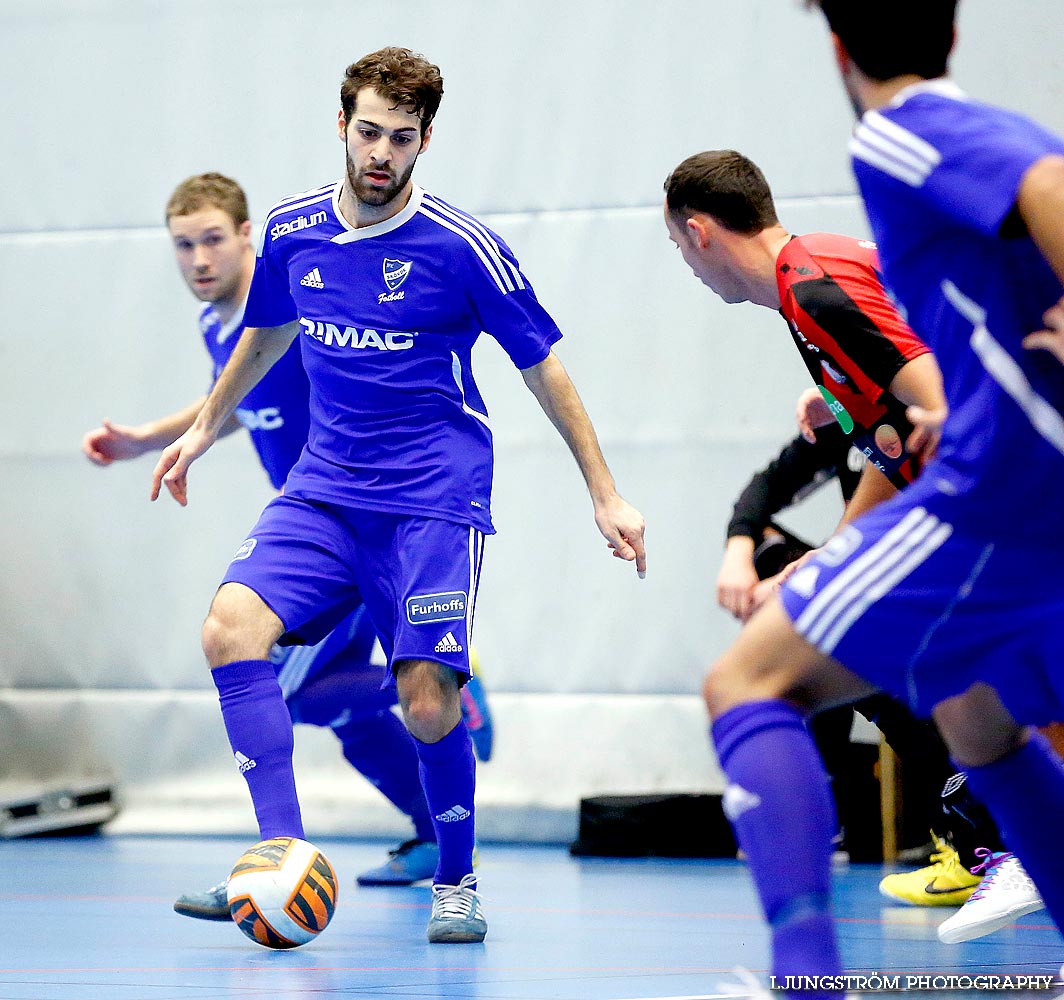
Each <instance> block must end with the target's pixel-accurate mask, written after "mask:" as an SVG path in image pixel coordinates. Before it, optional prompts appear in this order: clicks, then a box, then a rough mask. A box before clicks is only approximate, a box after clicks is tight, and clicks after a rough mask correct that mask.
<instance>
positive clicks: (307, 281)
mask: <svg viewBox="0 0 1064 1000" xmlns="http://www.w3.org/2000/svg"><path fill="white" fill-rule="evenodd" d="M299 283H300V284H301V285H306V286H307V288H324V287H325V282H324V281H322V280H321V271H319V270H318V269H317V268H316V267H315V268H314V269H313V270H311V271H307V273H306V274H304V275H303V277H302V278H300V279H299Z"/></svg>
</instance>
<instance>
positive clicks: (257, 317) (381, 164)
mask: <svg viewBox="0 0 1064 1000" xmlns="http://www.w3.org/2000/svg"><path fill="white" fill-rule="evenodd" d="M442 94H443V81H442V78H441V76H440V73H439V69H438V68H437V67H436V66H434V65H432V64H431V63H429V62H428V61H427V60H425V59H424V58H423V57H421V56H419V55H415V54H414V53H412V52H411V51H410V50H408V49H401V48H387V49H382V50H380V51H378V52H375V53H372V54H370V55H368V56H365V57H363V58H362V59H360V60H359V61H358V62H356V63H353V64H352V65H351V66H349V67H348V68H347V71H346V74H345V78H344V81H343V83H342V85H341V91H340V103H341V109H340V113H339V117H338V121H337V131H338V137H339V139H340V140H341V142H342V144H343V148H344V154H345V160H344V167H345V169H344V174H343V178H342V180H340V181H336V182H332V183H329V184H326V185H324V186H323V187H321V188H317V189H315V190H312V191H307V192H304V193H303V194H300V195H294V196H292V197H291V198H287V199H285V200H284V201H282V202H280V203H279V204H278V205H277V206H276V207H275V208H274V209H273V210H272V211H271V212H270V214H269V216H268V217H267V219H266V222H265V224H264V225H263V229H262V235H261V237H260V243H259V251H258V259H257V262H256V265H255V275H254V278H253V279H252V283H251V290H250V293H249V296H248V303H247V307H246V309H245V315H244V320H245V323H246V324H247V329H246V330H245V332H244V335H243V337H242V338H241V341H240V343H239V345H238V346H237V348H236V350H235V352H234V354H233V358H232V360H231V361H230V363H229V364H228V365H227V366H226V368H225V370H224V371H223V372H222V374H221V375H220V376H219V378H218V381H217V382H216V383H215V386H214V389H213V390H212V391H211V394H210V396H209V397H208V399H207V401H206V403H205V404H204V406H203V408H202V409H201V410H200V412H199V415H198V416H197V417H196V419H195V421H194V422H193V424H192V427H191V428H190V429H189V430H188V431H187V432H186V433H185V434H184V435H182V436H181V437H180V438H179V439H178V440H177V441H176V442H175V443H174V444H173V445H172V446H170V447H169V448H167V449H166V450H165V451H164V452H163V455H162V458H161V459H160V460H159V464H158V465H157V466H156V470H155V474H154V481H153V487H152V497H153V499H154V498H155V497H157V496H158V494H159V492H160V490H161V489H162V487H163V486H164V485H165V486H166V488H167V489H168V490H169V491H170V493H171V494H172V495H173V497H174V498H175V499H176V500H177V501H178V502H179V503H181V504H184V503H186V502H187V493H186V475H187V472H188V468H189V466H190V464H191V463H192V462H193V461H194V460H195V459H196V458H198V457H199V456H200V455H202V454H203V453H204V452H205V451H206V450H207V449H208V448H209V447H210V446H211V444H213V442H214V441H215V439H216V438H217V437H218V435H219V433H220V432H221V429H222V428H223V427H224V425H225V422H226V420H227V419H228V418H229V415H230V414H231V413H232V411H233V409H234V408H235V407H236V406H237V405H238V403H239V401H240V400H241V399H243V398H244V397H245V396H246V395H247V393H248V392H249V391H250V389H251V388H252V387H253V386H254V385H255V384H256V383H257V382H258V381H259V380H260V379H261V378H263V377H264V375H265V374H266V372H267V371H268V370H269V369H270V367H271V366H272V365H273V364H274V363H275V362H276V361H277V360H278V359H279V358H281V357H282V356H283V355H284V353H285V352H286V351H287V350H288V349H289V347H290V345H291V344H292V343H293V341H294V340H295V339H296V338H297V337H298V339H299V342H300V349H301V351H302V358H303V365H304V368H305V370H306V372H307V375H308V377H309V379H310V415H311V424H310V435H309V438H308V441H307V446H306V448H305V449H304V451H303V454H302V456H301V457H300V459H299V461H298V462H297V463H296V465H295V467H294V468H293V469H292V472H291V473H290V475H289V477H288V481H287V483H286V485H285V494H284V496H282V497H278V498H277V499H276V500H274V501H272V502H271V503H270V504H269V506H267V508H266V509H265V511H264V512H263V514H262V517H261V518H260V519H259V522H258V524H257V525H256V526H255V527H254V528H253V530H252V532H251V534H250V536H249V537H248V538H247V539H246V540H245V542H244V543H243V544H242V545H241V546H240V547H239V549H238V551H237V553H236V555H235V556H234V558H233V561H232V563H231V564H230V567H229V570H228V572H227V573H226V575H225V577H224V579H223V582H222V586H221V587H220V589H219V590H218V593H217V594H216V595H215V598H214V601H213V603H212V605H211V610H210V614H209V616H208V618H207V622H206V624H205V626H204V630H203V646H204V651H205V653H206V655H207V659H208V662H209V663H210V666H211V668H212V676H213V678H214V682H215V684H216V685H217V687H218V691H219V697H220V701H221V706H222V715H223V718H224V720H225V724H226V729H227V731H228V733H229V739H230V743H231V746H232V749H233V752H234V754H236V755H239V756H238V758H237V759H238V760H241V759H245V758H246V760H247V761H248V762H249V763H248V764H246V765H243V766H242V767H241V770H242V771H243V773H244V777H245V779H246V780H247V783H248V787H249V790H250V792H251V797H252V800H253V802H254V805H255V812H256V815H257V817H258V820H259V829H260V833H261V836H262V837H263V838H264V839H266V838H270V837H278V836H294V837H302V836H303V825H302V819H301V816H300V810H299V803H298V799H297V797H296V790H295V782H294V777H293V774H292V726H291V720H290V718H289V715H288V712H287V710H286V708H285V704H284V699H283V696H282V692H281V690H280V688H279V686H278V684H277V679H276V675H275V672H274V669H273V666H272V664H270V662H269V660H268V658H267V657H268V654H269V650H270V648H271V647H272V645H273V644H274V642H276V641H277V640H278V639H282V641H284V642H290V641H292V640H293V639H296V640H300V641H303V642H315V641H317V640H318V639H319V638H320V637H321V636H322V635H324V634H325V632H327V631H328V630H329V629H330V628H331V627H332V626H333V625H334V624H335V623H336V621H338V620H339V619H340V618H342V617H343V616H344V615H346V614H347V613H349V611H350V610H351V608H352V607H354V606H355V605H356V604H358V603H360V602H364V603H365V604H366V607H367V609H368V611H369V614H370V617H371V619H372V620H373V623H374V626H375V628H376V630H377V633H378V637H379V639H380V642H381V645H382V647H383V649H384V653H385V656H386V659H387V662H388V665H389V667H390V670H389V672H388V674H387V679H388V681H389V682H391V681H392V680H393V679H394V683H395V685H396V687H397V690H398V696H399V703H400V705H401V707H402V710H403V716H404V719H405V721H406V724H407V727H408V728H409V730H410V732H411V733H412V735H413V737H414V743H415V747H416V751H417V755H418V760H419V766H420V771H421V779H422V785H423V787H424V789H425V796H426V798H427V800H428V803H429V811H430V813H431V815H432V818H433V824H434V826H435V829H436V837H437V841H438V843H439V846H440V863H439V866H438V868H437V870H436V873H435V875H434V878H433V903H432V915H431V918H430V920H429V925H428V928H427V936H428V938H429V940H430V941H433V942H445V941H454V942H475V941H482V940H483V939H484V936H485V934H486V933H487V923H486V921H485V919H484V915H483V909H482V906H481V902H480V897H479V895H478V894H477V892H476V878H475V876H474V875H473V872H472V855H473V844H474V833H473V827H474V823H473V814H474V800H473V792H474V783H475V782H474V776H475V768H474V758H473V751H472V746H471V743H470V738H469V733H468V731H467V730H466V727H465V726H463V725H461V710H460V705H461V701H460V694H459V691H460V688H461V686H462V685H463V684H464V683H465V682H466V681H467V680H468V678H469V676H470V663H469V642H470V634H471V630H472V623H473V612H474V607H475V604H476V596H477V588H478V586H479V582H480V581H479V577H480V563H481V555H482V552H483V545H484V536H485V535H486V534H491V533H492V532H493V531H494V528H493V526H492V522H491V480H492V441H491V431H490V430H489V427H488V418H487V413H486V410H485V406H484V401H483V399H482V398H481V396H480V393H479V390H478V389H477V386H476V383H475V382H474V380H473V377H472V373H471V371H470V357H471V351H472V347H473V344H474V343H475V341H476V340H477V338H478V337H479V335H480V333H481V332H482V331H485V332H487V333H488V334H489V335H491V336H492V337H493V338H494V339H495V340H497V341H498V342H499V344H500V345H501V346H502V347H503V349H504V350H505V351H506V352H507V354H508V355H509V357H510V359H511V360H512V361H513V363H514V365H515V366H516V367H517V368H518V369H520V370H521V373H522V376H523V378H524V380H525V383H526V384H527V386H528V387H529V389H531V391H532V392H533V394H534V395H535V396H536V398H537V400H538V401H539V403H540V405H541V406H542V408H543V410H544V412H545V413H546V414H547V415H548V417H549V418H550V419H551V421H552V422H553V423H554V424H555V426H556V427H557V428H558V430H559V432H560V433H561V435H562V436H563V438H564V439H565V441H566V443H567V444H568V445H569V447H570V449H571V451H572V452H573V455H574V456H575V458H576V461H577V464H578V465H579V467H580V470H581V472H582V473H583V475H584V478H585V480H586V482H587V486H588V490H589V492H590V495H591V499H592V501H593V504H594V514H595V519H596V522H597V524H598V527H599V529H600V531H601V532H602V534H603V535H604V536H605V538H606V539H607V541H608V543H609V545H610V547H611V548H612V549H613V552H614V554H615V555H617V556H619V557H621V558H624V559H626V560H630V561H635V563H636V567H637V569H638V570H639V572H640V573H643V572H644V570H645V565H646V557H645V553H644V549H643V518H642V516H641V515H640V514H639V512H638V511H637V510H635V509H634V508H633V507H631V506H630V505H629V504H627V503H626V502H625V501H624V500H623V499H622V498H621V497H620V496H619V495H618V493H617V491H616V487H615V485H614V482H613V478H612V476H611V475H610V473H609V470H608V468H607V466H606V463H605V461H604V459H603V457H602V453H601V451H600V449H599V445H598V440H597V438H596V436H595V432H594V429H593V427H592V425H591V422H590V420H589V419H588V416H587V413H586V412H585V410H584V408H583V405H582V404H581V402H580V400H579V397H578V396H577V394H576V390H575V388H574V387H573V385H572V382H571V381H570V380H569V377H568V375H567V374H566V372H565V370H564V368H563V367H562V365H561V362H560V361H558V359H557V358H556V357H555V355H554V353H553V352H552V350H551V345H552V344H554V343H555V342H556V341H557V340H558V339H559V337H560V336H561V334H560V332H559V330H558V328H557V326H556V325H555V324H554V322H553V320H552V319H551V318H550V316H549V315H548V314H547V313H546V311H545V310H544V309H543V307H542V306H541V305H540V304H539V302H538V301H537V299H536V297H535V294H534V293H533V291H532V289H531V287H530V286H529V283H528V280H527V279H526V278H525V276H524V275H523V274H522V273H521V270H520V268H519V267H518V264H517V261H516V260H515V259H514V257H513V255H512V254H511V252H510V250H509V249H508V248H507V247H506V245H505V244H504V243H503V242H502V240H501V239H500V238H499V237H498V236H496V235H495V234H494V233H492V232H491V231H490V230H488V229H487V228H485V227H484V226H483V225H482V224H481V223H480V222H478V221H477V220H476V219H474V218H473V217H471V216H469V215H467V214H466V213H464V212H462V211H460V210H458V209H456V208H454V207H452V206H451V205H449V204H447V203H446V202H444V201H442V200H441V199H439V198H437V197H435V196H434V195H431V194H429V193H428V192H427V191H424V190H423V189H422V188H420V187H419V186H417V185H416V184H414V182H413V180H412V179H411V175H412V173H413V170H414V167H415V165H416V163H417V158H418V156H419V155H420V154H421V152H423V151H424V150H425V149H426V148H427V147H428V145H429V142H430V140H431V137H432V121H433V118H434V116H435V114H436V111H437V109H438V107H439V103H440V100H441V97H442ZM529 529H530V530H533V531H535V532H536V535H535V537H536V538H537V544H538V542H539V541H541V539H542V537H543V532H544V531H547V530H549V527H547V525H546V524H545V523H544V522H543V520H542V518H540V519H539V521H538V522H537V523H536V524H533V525H529ZM251 761H254V762H255V766H254V767H251V766H249V765H250V762H251Z"/></svg>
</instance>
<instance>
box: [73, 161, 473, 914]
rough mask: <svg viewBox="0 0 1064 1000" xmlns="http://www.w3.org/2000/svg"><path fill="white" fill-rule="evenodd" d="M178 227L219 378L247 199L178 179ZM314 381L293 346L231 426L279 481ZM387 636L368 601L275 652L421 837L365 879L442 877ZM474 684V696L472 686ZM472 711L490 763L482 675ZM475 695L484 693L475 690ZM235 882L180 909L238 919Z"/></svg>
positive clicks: (122, 446)
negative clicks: (389, 681)
mask: <svg viewBox="0 0 1064 1000" xmlns="http://www.w3.org/2000/svg"><path fill="white" fill-rule="evenodd" d="M166 220H167V226H168V228H169V230H170V235H171V238H172V240H173V246H174V253H175V257H176V259H177V263H178V267H179V269H180V271H181V274H182V277H183V278H184V279H185V281H186V283H187V284H188V287H189V289H190V290H191V291H192V293H193V294H194V295H195V296H196V297H197V298H199V299H200V300H201V301H203V303H204V305H203V308H202V310H201V311H200V317H199V326H200V332H201V334H202V336H203V342H204V346H205V347H206V349H207V352H208V353H209V355H210V357H211V360H212V362H213V374H212V380H213V379H215V378H217V377H218V375H219V374H220V373H221V371H222V369H223V368H224V367H225V364H226V362H227V361H228V360H229V358H230V356H231V355H232V353H233V349H234V347H235V346H236V344H237V342H238V341H239V339H240V334H241V333H242V332H243V329H244V325H243V316H244V303H245V301H246V299H247V294H248V289H249V287H250V285H251V278H252V274H253V272H254V264H255V253H254V247H253V246H252V244H251V241H250V232H251V223H250V222H249V220H248V206H247V198H246V197H245V194H244V191H243V189H242V188H241V187H240V185H239V184H237V182H236V181H234V180H232V179H231V178H229V177H225V176H223V175H222V174H217V173H208V174H199V175H196V176H193V177H189V178H187V179H186V180H185V181H183V182H182V183H181V184H179V185H178V186H177V188H176V189H175V190H174V192H173V194H171V196H170V199H169V201H168V203H167V207H166ZM308 395H309V385H308V382H307V377H306V374H305V372H304V370H303V363H302V361H301V359H300V356H299V350H298V345H293V346H292V347H291V348H290V349H289V350H288V351H286V352H285V354H284V355H283V357H282V358H281V359H280V361H278V363H277V364H276V365H274V366H273V368H271V369H270V371H269V372H268V373H267V375H266V377H265V378H263V379H262V381H261V382H259V383H258V385H256V386H255V387H254V388H253V389H252V390H251V391H250V392H249V393H248V395H247V396H246V397H245V398H244V399H243V400H241V402H240V405H239V406H238V407H237V409H236V416H235V419H232V420H231V421H230V422H229V423H228V424H227V425H226V428H225V429H226V431H229V432H233V431H238V430H239V429H240V427H241V426H243V427H245V428H246V429H247V431H248V433H249V435H250V437H251V441H252V443H253V445H254V447H255V451H256V453H257V455H258V457H259V461H260V462H261V464H262V467H263V469H264V471H265V472H266V474H267V477H268V478H269V481H270V483H271V484H272V485H273V486H274V487H275V488H276V489H281V488H282V487H283V486H284V482H285V479H286V478H287V476H288V472H289V470H290V469H291V467H292V466H293V465H294V464H295V463H296V460H297V459H298V458H299V455H300V453H301V452H302V450H303V446H304V444H306V440H307V431H308V428H309V421H310V415H309V409H308ZM205 399H206V396H201V397H199V398H198V399H196V400H194V401H193V402H191V403H189V404H188V405H187V406H185V407H183V408H182V409H180V410H178V411H176V412H174V413H172V414H168V415H166V416H163V417H160V418H158V419H155V420H151V421H148V422H146V423H143V424H139V425H123V424H117V423H114V422H113V421H105V422H104V423H103V425H102V426H100V427H98V428H95V429H94V430H92V431H89V432H88V433H87V434H86V435H85V437H84V439H83V441H82V450H83V451H84V453H85V454H86V456H87V457H88V458H89V459H90V460H91V461H92V462H94V463H95V464H97V465H102V466H105V465H110V464H111V463H112V462H114V461H119V460H123V459H130V458H135V457H137V456H139V455H142V454H145V453H147V452H149V451H158V450H161V449H162V448H164V447H166V446H167V445H169V444H171V443H172V442H173V441H174V440H175V439H176V438H177V437H179V436H180V435H181V434H183V433H184V432H185V431H186V430H188V428H189V427H190V426H191V424H192V421H193V420H194V419H195V416H196V414H197V413H198V412H199V410H200V407H201V406H202V405H203V402H204V400H205ZM375 642H376V636H375V633H374V631H373V626H372V623H371V622H370V620H369V616H368V615H367V614H366V613H365V608H364V607H357V608H355V609H354V610H353V611H352V612H351V613H350V614H349V615H348V616H347V617H346V618H345V619H344V620H343V621H342V622H341V623H340V624H339V625H338V626H337V627H336V629H334V630H333V632H332V633H330V635H329V636H328V637H327V638H326V639H324V640H322V641H321V642H320V643H318V644H317V645H314V646H309V647H308V646H289V647H286V648H283V649H282V648H280V647H278V648H277V649H275V650H273V651H272V653H271V659H272V660H273V662H274V665H275V667H276V668H277V671H278V682H279V683H280V686H281V690H282V692H283V694H284V696H285V700H286V702H287V704H288V709H289V712H290V714H291V716H292V719H293V722H300V723H307V724H310V725H316V726H322V727H327V728H329V729H331V730H332V731H333V732H334V733H335V734H336V737H337V739H338V740H339V741H340V744H341V747H342V750H343V754H344V757H345V758H346V759H347V760H348V762H349V763H350V764H351V765H352V766H353V767H354V768H355V769H356V770H358V771H359V772H360V773H361V774H362V775H363V776H364V777H365V778H367V779H368V780H369V781H370V782H371V783H372V784H373V785H374V786H375V787H377V788H378V789H379V790H380V792H381V794H383V795H384V796H385V797H386V798H387V799H388V800H389V801H391V802H392V803H393V804H394V805H395V806H396V807H397V808H398V809H399V810H400V811H402V812H403V813H405V814H406V815H407V816H408V817H409V818H410V819H411V821H412V823H413V827H414V829H413V833H414V836H413V838H411V839H410V840H407V841H405V842H404V843H403V844H401V845H400V846H399V847H398V848H396V849H395V850H394V851H392V852H391V856H390V857H389V859H388V860H387V861H386V862H384V864H382V865H380V866H378V867H375V868H373V869H371V870H369V871H366V872H363V873H361V874H360V875H359V876H358V882H359V884H360V885H408V884H411V883H413V882H417V881H420V880H422V879H428V878H431V877H432V874H433V872H434V871H435V869H436V865H437V863H438V861H439V848H438V847H437V845H436V834H435V831H434V829H433V826H432V818H431V816H430V815H429V810H428V804H427V803H426V801H425V795H424V792H423V791H422V788H421V782H420V779H419V776H418V760H417V754H416V752H415V750H414V745H413V741H412V740H411V737H410V735H409V733H408V732H407V730H406V727H405V726H404V725H403V724H402V722H401V721H400V720H399V719H398V718H397V717H396V716H395V715H394V714H393V712H392V711H391V708H392V706H393V705H394V704H395V703H396V697H395V690H394V688H390V687H389V688H382V687H381V683H380V680H381V667H380V665H379V663H378V662H377V661H376V660H375V652H374V647H375ZM471 692H472V693H471ZM462 694H463V702H462V710H463V717H464V718H465V719H466V721H467V724H468V725H469V728H470V730H471V735H472V738H473V742H474V747H475V749H476V751H477V754H478V756H479V757H480V759H481V760H487V759H488V757H490V755H491V741H492V728H491V721H490V712H489V710H488V706H487V701H486V698H485V696H484V692H483V686H482V684H481V683H480V681H479V680H478V679H477V678H473V679H472V680H471V682H470V684H468V685H466V687H464V688H463V689H462ZM474 694H475V696H474ZM225 890H226V886H225V882H224V881H223V882H221V883H219V884H218V885H216V886H213V887H211V888H210V889H207V890H205V891H200V892H194V893H189V894H185V895H182V896H181V897H179V898H178V900H177V901H176V903H175V904H174V908H175V909H176V910H177V912H178V913H181V914H183V915H185V916H190V917H196V918H200V919H208V920H229V919H230V914H229V904H228V901H227V900H226V892H225Z"/></svg>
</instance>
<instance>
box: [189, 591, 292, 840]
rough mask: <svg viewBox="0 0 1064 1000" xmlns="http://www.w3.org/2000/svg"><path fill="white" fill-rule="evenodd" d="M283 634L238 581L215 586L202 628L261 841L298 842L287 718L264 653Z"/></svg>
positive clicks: (272, 615) (273, 616)
mask: <svg viewBox="0 0 1064 1000" xmlns="http://www.w3.org/2000/svg"><path fill="white" fill-rule="evenodd" d="M283 632H284V626H283V625H282V624H281V621H280V619H279V618H278V617H277V615H276V614H275V613H274V612H273V611H272V610H271V609H270V608H269V607H267V605H266V603H265V602H264V601H263V600H262V598H261V597H259V595H258V594H257V593H255V592H254V591H252V590H250V589H248V588H247V587H246V586H244V585H242V584H239V583H226V584H224V585H223V586H222V587H221V588H219V590H218V593H217V594H216V595H215V597H214V600H213V601H212V602H211V610H210V613H209V614H208V616H207V621H206V622H205V623H204V626H203V651H204V653H205V654H206V656H207V662H208V663H209V664H210V667H211V676H212V677H213V679H214V683H215V686H216V687H217V688H218V700H219V702H220V704H221V708H222V718H223V720H224V722H225V729H226V733H227V734H228V736H229V745H230V746H231V748H232V750H233V756H234V757H235V758H236V762H237V766H238V767H239V769H240V772H241V774H243V776H244V780H245V781H246V782H247V785H248V790H249V791H250V792H251V801H252V803H253V804H254V807H255V817H256V819H257V820H258V824H259V835H260V837H261V839H263V840H269V839H270V838H272V837H299V838H302V837H303V821H302V818H301V816H300V812H299V800H298V798H297V797H296V784H295V775H294V773H293V770H292V749H293V737H292V720H291V718H290V717H289V714H288V709H287V707H286V706H285V702H284V696H283V695H282V694H281V688H280V686H279V685H278V683H277V674H276V672H275V671H274V668H273V664H272V663H271V662H270V660H269V651H270V648H271V647H272V646H273V644H274V643H275V642H276V641H277V639H278V638H279V637H280V636H281V634H282V633H283Z"/></svg>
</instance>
